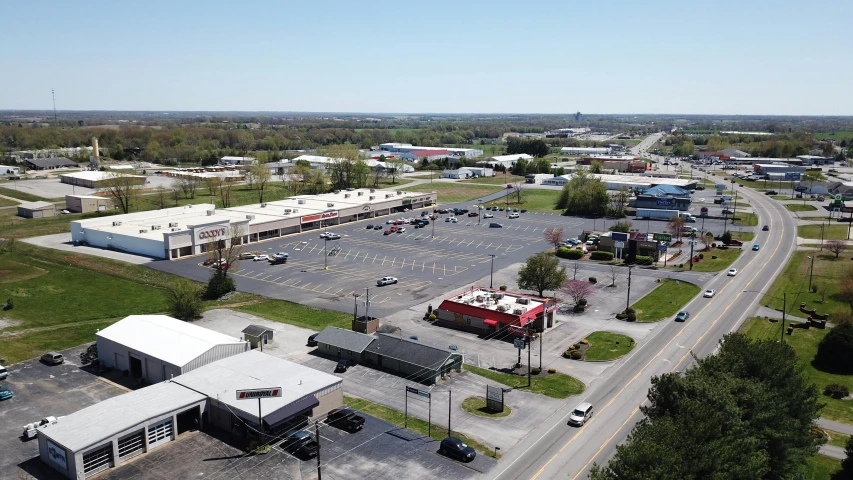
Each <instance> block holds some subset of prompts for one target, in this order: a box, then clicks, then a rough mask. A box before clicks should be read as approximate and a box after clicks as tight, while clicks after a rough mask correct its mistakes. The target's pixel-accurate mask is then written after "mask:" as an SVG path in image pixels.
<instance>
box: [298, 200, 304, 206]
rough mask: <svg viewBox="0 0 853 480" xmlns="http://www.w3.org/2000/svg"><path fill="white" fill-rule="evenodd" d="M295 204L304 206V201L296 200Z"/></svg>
mask: <svg viewBox="0 0 853 480" xmlns="http://www.w3.org/2000/svg"><path fill="white" fill-rule="evenodd" d="M296 203H298V204H300V205H305V200H304V199H299V200H297V201H296Z"/></svg>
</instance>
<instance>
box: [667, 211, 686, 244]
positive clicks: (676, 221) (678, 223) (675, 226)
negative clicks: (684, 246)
mask: <svg viewBox="0 0 853 480" xmlns="http://www.w3.org/2000/svg"><path fill="white" fill-rule="evenodd" d="M667 230H668V231H669V233H670V234H671V235H672V236H673V237H676V238H678V240H679V241H681V236H682V234H683V233H684V219H683V218H681V217H680V216H676V217H672V218H670V219H669V222H668V223H667Z"/></svg>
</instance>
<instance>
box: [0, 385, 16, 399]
mask: <svg viewBox="0 0 853 480" xmlns="http://www.w3.org/2000/svg"><path fill="white" fill-rule="evenodd" d="M13 396H14V394H13V393H12V391H11V390H9V389H8V388H7V387H6V386H5V385H4V386H0V400H8V399H10V398H12V397H13Z"/></svg>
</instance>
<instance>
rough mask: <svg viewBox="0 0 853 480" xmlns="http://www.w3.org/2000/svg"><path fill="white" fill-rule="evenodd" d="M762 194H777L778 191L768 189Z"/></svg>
mask: <svg viewBox="0 0 853 480" xmlns="http://www.w3.org/2000/svg"><path fill="white" fill-rule="evenodd" d="M764 194H765V195H779V192H777V191H776V190H768V191H766V192H764Z"/></svg>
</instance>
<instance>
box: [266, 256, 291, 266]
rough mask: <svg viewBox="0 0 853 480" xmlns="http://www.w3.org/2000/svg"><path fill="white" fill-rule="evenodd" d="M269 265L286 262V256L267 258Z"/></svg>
mask: <svg viewBox="0 0 853 480" xmlns="http://www.w3.org/2000/svg"><path fill="white" fill-rule="evenodd" d="M269 262H270V265H281V264H283V263H287V257H273V258H271V259H269Z"/></svg>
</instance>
